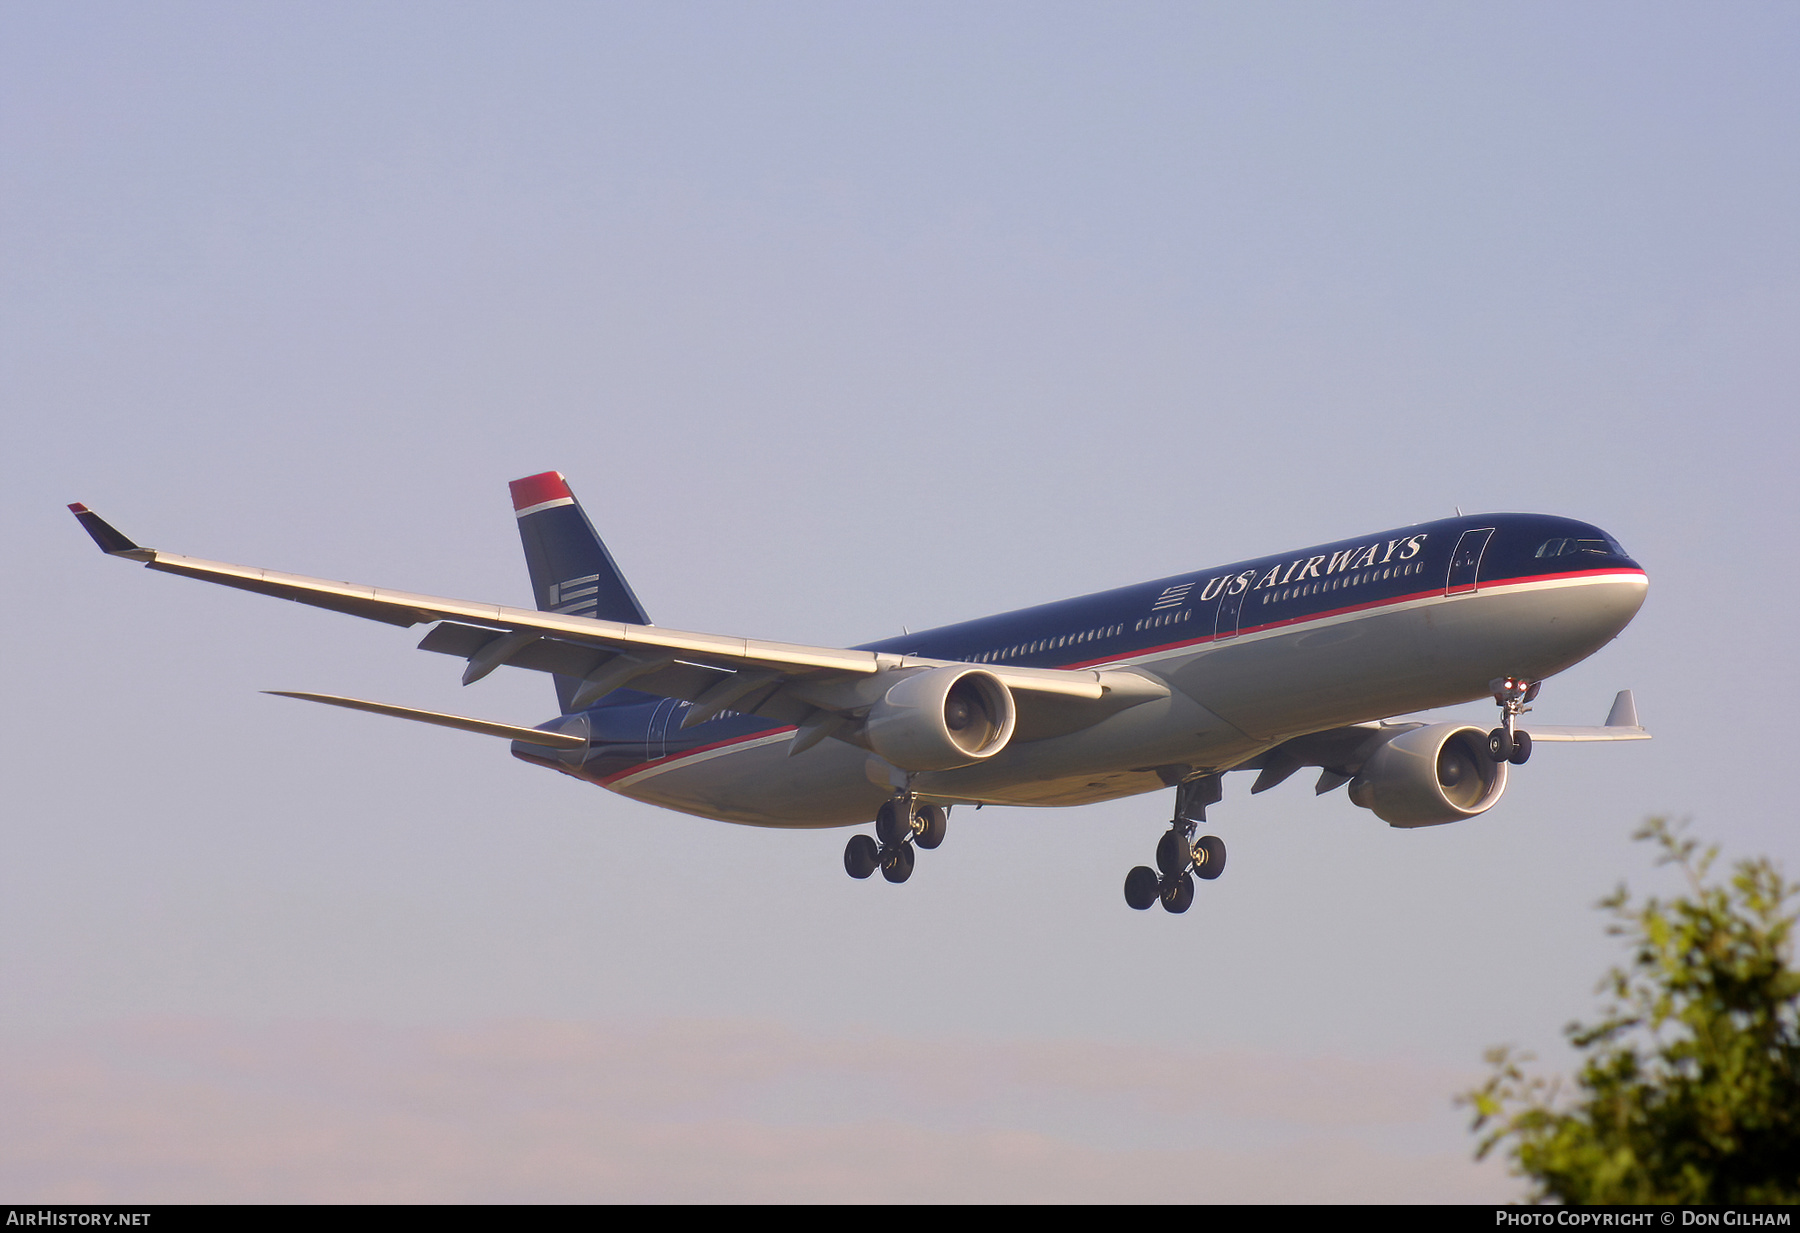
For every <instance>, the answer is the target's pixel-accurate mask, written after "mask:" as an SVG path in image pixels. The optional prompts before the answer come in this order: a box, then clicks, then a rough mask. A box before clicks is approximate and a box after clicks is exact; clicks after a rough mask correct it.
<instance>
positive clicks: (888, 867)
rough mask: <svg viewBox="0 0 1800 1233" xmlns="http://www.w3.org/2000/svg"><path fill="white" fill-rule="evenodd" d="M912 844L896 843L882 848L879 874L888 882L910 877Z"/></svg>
mask: <svg viewBox="0 0 1800 1233" xmlns="http://www.w3.org/2000/svg"><path fill="white" fill-rule="evenodd" d="M912 871H913V846H912V845H911V844H910V843H897V844H895V845H893V846H892V847H890V848H884V849H883V850H882V853H881V876H882V877H884V878H886V879H887V880H888V881H890V882H894V883H900V882H904V881H906V879H908V878H910V877H912Z"/></svg>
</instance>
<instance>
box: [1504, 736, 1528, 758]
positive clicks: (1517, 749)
mask: <svg viewBox="0 0 1800 1233" xmlns="http://www.w3.org/2000/svg"><path fill="white" fill-rule="evenodd" d="M1530 760H1531V733H1529V732H1515V733H1513V749H1512V756H1511V757H1509V758H1508V759H1507V761H1508V762H1511V763H1512V764H1513V765H1514V766H1524V765H1525V764H1526V763H1527V762H1529V761H1530Z"/></svg>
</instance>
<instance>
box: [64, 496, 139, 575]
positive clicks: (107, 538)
mask: <svg viewBox="0 0 1800 1233" xmlns="http://www.w3.org/2000/svg"><path fill="white" fill-rule="evenodd" d="M69 512H70V513H71V514H74V515H75V518H76V520H77V521H78V522H80V523H81V529H82V530H84V531H86V532H87V533H88V535H89V536H91V537H92V538H93V541H94V542H95V543H96V544H98V545H100V551H101V552H104V553H106V554H107V555H108V556H115V557H126V558H128V559H130V560H133V561H154V560H155V559H156V551H155V550H154V549H151V548H140V547H138V546H137V545H136V544H134V543H132V542H131V541H130V540H129V539H127V538H126V537H125V535H124V534H123V533H122V532H121V531H120V530H119V529H118V528H117V527H115V526H113V525H112V523H110V522H108V521H106V519H104V518H102V517H101V516H100V515H98V514H96V513H95V512H94V511H93V510H91V509H89V508H88V507H87V506H85V505H83V504H82V503H81V502H79V501H77V502H75V503H74V504H73V505H71V506H69Z"/></svg>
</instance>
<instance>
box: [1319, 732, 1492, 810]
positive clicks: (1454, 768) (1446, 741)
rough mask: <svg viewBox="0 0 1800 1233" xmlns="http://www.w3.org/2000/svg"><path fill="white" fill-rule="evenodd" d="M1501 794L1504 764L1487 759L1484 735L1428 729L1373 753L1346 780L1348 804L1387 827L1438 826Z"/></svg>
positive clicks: (1484, 806) (1488, 803) (1405, 735)
mask: <svg viewBox="0 0 1800 1233" xmlns="http://www.w3.org/2000/svg"><path fill="white" fill-rule="evenodd" d="M1504 791H1506V763H1504V762H1495V761H1494V760H1493V759H1492V758H1490V757H1489V756H1488V748H1487V733H1486V732H1484V731H1482V730H1481V729H1480V728H1476V727H1472V726H1470V725H1469V724H1428V725H1426V726H1425V727H1421V728H1412V729H1409V730H1407V731H1405V732H1402V733H1400V734H1399V735H1398V736H1396V737H1394V738H1393V739H1392V740H1390V741H1388V742H1387V743H1386V744H1384V745H1382V746H1381V748H1379V749H1377V750H1376V751H1375V752H1374V754H1372V755H1371V756H1370V757H1369V759H1368V760H1367V761H1366V762H1364V763H1363V766H1362V770H1361V772H1360V773H1358V775H1357V776H1356V778H1355V779H1353V780H1351V781H1350V800H1351V802H1352V803H1353V804H1356V805H1361V806H1362V807H1363V808H1364V809H1367V810H1370V811H1371V812H1373V813H1374V814H1375V816H1376V817H1378V818H1380V819H1381V820H1382V821H1383V822H1386V823H1387V824H1388V825H1389V826H1438V825H1441V824H1442V823H1445V822H1461V821H1462V820H1463V819H1464V818H1472V817H1474V816H1475V815H1476V814H1478V813H1482V812H1485V811H1486V810H1487V809H1489V808H1490V807H1491V806H1492V805H1493V804H1494V802H1495V801H1497V800H1499V799H1500V794H1501V793H1502V792H1504Z"/></svg>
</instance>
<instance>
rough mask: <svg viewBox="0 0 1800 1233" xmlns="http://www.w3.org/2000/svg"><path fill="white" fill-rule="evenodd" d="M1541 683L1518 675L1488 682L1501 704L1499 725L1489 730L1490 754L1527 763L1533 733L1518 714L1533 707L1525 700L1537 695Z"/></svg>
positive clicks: (1514, 761)
mask: <svg viewBox="0 0 1800 1233" xmlns="http://www.w3.org/2000/svg"><path fill="white" fill-rule="evenodd" d="M1542 684H1543V682H1542V681H1527V680H1524V679H1523V678H1521V677H1516V676H1502V677H1496V678H1495V679H1494V680H1491V681H1489V682H1488V688H1489V689H1492V690H1493V691H1494V701H1495V702H1497V703H1499V704H1500V726H1499V727H1498V728H1495V729H1494V730H1493V731H1492V732H1490V733H1488V757H1490V758H1492V759H1493V760H1494V761H1496V762H1510V763H1512V764H1513V765H1514V766H1524V765H1525V762H1526V760H1527V759H1528V758H1530V757H1531V733H1529V732H1525V731H1523V730H1521V729H1520V728H1519V726H1518V724H1519V716H1521V715H1523V714H1524V713H1525V712H1527V711H1529V710H1530V709H1531V708H1530V707H1529V706H1527V705H1525V704H1526V703H1528V702H1530V701H1531V700H1532V699H1533V698H1535V697H1537V696H1538V687H1539V686H1540V685H1542Z"/></svg>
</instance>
